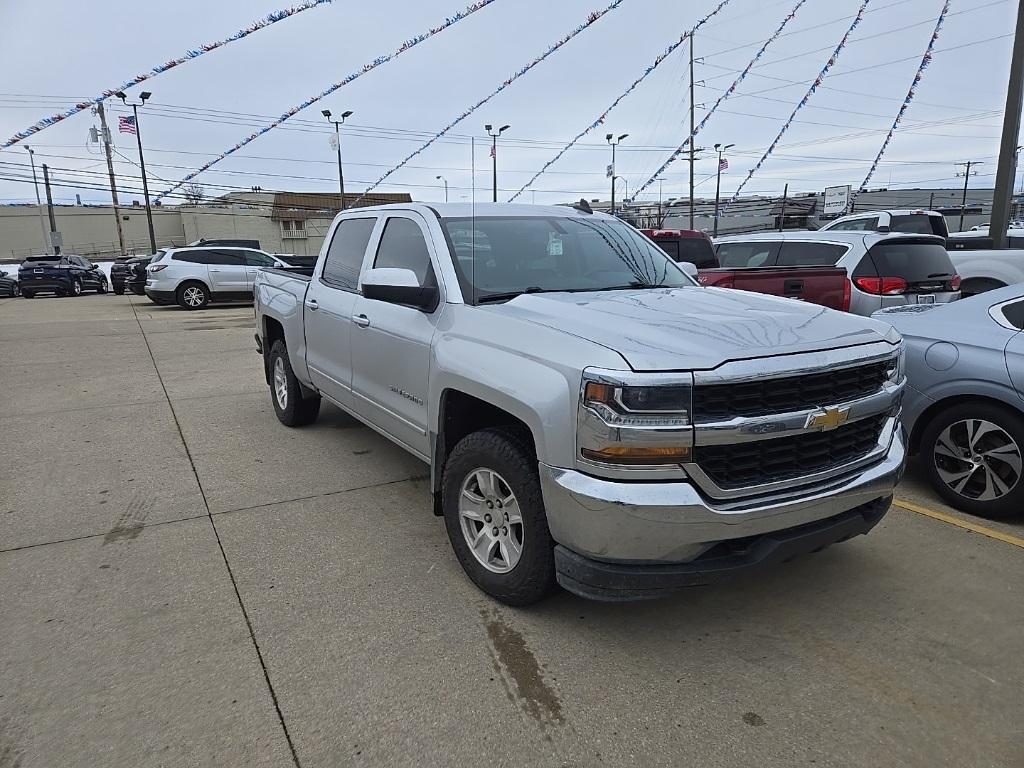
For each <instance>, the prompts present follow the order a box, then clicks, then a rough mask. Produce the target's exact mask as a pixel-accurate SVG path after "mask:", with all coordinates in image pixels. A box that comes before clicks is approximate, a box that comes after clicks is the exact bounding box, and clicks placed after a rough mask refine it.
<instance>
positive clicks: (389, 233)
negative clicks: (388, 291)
mask: <svg viewBox="0 0 1024 768" xmlns="http://www.w3.org/2000/svg"><path fill="white" fill-rule="evenodd" d="M373 266H374V267H392V268H395V269H411V270H412V271H413V272H415V273H416V279H417V280H419V283H420V285H426V284H427V283H428V276H429V278H430V280H432V279H433V270H432V269H431V268H430V252H429V251H428V250H427V243H426V241H425V240H424V239H423V232H421V231H420V227H419V224H417V223H416V222H415V221H413V220H412V219H406V218H403V217H400V216H392V217H391V218H390V219H388V221H387V224H385V225H384V233H383V234H382V235H381V236H380V245H379V246H377V257H376V259H374V262H373Z"/></svg>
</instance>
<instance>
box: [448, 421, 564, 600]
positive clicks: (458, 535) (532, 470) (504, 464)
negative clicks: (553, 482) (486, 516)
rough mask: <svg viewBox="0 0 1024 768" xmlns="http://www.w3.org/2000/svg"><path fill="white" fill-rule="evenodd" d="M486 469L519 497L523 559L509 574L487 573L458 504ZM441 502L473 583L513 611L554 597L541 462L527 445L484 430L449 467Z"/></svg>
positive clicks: (455, 453)
mask: <svg viewBox="0 0 1024 768" xmlns="http://www.w3.org/2000/svg"><path fill="white" fill-rule="evenodd" d="M481 468H483V469H490V470H493V471H494V472H497V473H498V474H499V475H500V476H501V478H502V480H504V482H505V484H506V485H507V486H508V488H509V490H511V491H512V493H513V494H515V498H516V502H517V503H518V506H519V510H520V513H521V515H522V520H523V530H522V554H521V555H520V558H519V561H518V562H517V563H516V564H515V565H514V566H513V567H512V569H511V570H509V571H506V572H504V573H495V572H494V571H491V570H489V569H488V568H486V567H484V565H483V564H482V563H481V562H480V561H479V560H477V558H476V555H474V554H473V552H472V550H471V549H470V546H469V543H468V542H467V541H466V537H465V535H463V532H462V524H461V521H460V515H459V501H460V498H461V497H462V488H463V483H464V482H465V481H466V480H467V478H468V477H469V476H470V475H472V474H473V473H474V472H475V471H476V470H478V469H481ZM441 499H442V508H443V510H444V522H445V528H446V529H447V531H448V540H449V541H450V542H451V545H452V549H454V550H455V556H456V557H457V558H458V560H459V563H460V564H461V565H462V568H463V570H464V571H465V572H466V575H467V576H469V578H470V581H472V582H473V583H474V584H476V586H477V587H479V588H480V589H481V590H482V591H483V592H486V593H487V594H488V595H490V596H491V597H493V598H495V599H496V600H499V601H501V602H502V603H505V604H506V605H512V606H525V605H531V604H533V603H536V602H538V601H540V600H543V599H544V598H545V597H547V596H548V595H549V594H551V592H552V591H553V590H554V588H555V586H556V581H555V552H554V542H553V541H552V539H551V532H550V531H549V530H548V520H547V515H546V513H545V511H544V499H543V497H542V496H541V490H540V476H539V474H538V472H537V459H536V458H535V457H534V454H533V451H532V450H531V449H530V447H529V446H528V445H527V444H526V443H525V442H524V441H523V440H521V439H520V438H519V437H518V436H517V435H514V434H513V433H512V432H510V431H505V430H501V429H484V430H481V431H479V432H474V433H473V434H471V435H468V436H466V437H464V438H463V439H462V440H460V441H459V444H458V445H456V446H455V448H454V450H452V452H451V455H450V456H449V457H448V460H447V462H445V467H444V475H443V477H442V480H441Z"/></svg>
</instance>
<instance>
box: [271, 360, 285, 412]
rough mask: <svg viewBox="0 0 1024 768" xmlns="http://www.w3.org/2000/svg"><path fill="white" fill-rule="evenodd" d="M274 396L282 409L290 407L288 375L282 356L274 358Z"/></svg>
mask: <svg viewBox="0 0 1024 768" xmlns="http://www.w3.org/2000/svg"><path fill="white" fill-rule="evenodd" d="M274 397H276V398H277V405H278V407H279V408H280V409H281V410H282V411H283V410H285V409H286V408H288V375H287V374H286V373H285V372H284V360H283V359H282V358H280V357H277V358H275V359H274Z"/></svg>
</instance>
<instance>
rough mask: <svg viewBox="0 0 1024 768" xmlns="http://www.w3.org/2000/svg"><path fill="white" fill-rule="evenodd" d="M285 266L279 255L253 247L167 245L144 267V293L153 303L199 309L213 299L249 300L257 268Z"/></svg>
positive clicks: (214, 300) (213, 300)
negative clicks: (186, 246) (176, 246)
mask: <svg viewBox="0 0 1024 768" xmlns="http://www.w3.org/2000/svg"><path fill="white" fill-rule="evenodd" d="M285 265H286V264H285V262H284V261H283V260H282V259H281V258H280V257H277V256H273V255H271V254H269V253H267V252H266V251H258V250H256V249H254V248H230V247H212V248H211V247H199V248H168V249H167V250H165V251H160V252H159V253H157V254H156V256H154V257H153V260H152V261H151V262H150V263H149V266H148V267H146V295H147V296H149V298H150V299H151V300H152V301H153V302H155V303H156V304H177V305H178V306H180V307H182V308H183V309H202V308H203V307H205V306H206V305H207V304H209V303H210V302H216V301H251V300H252V285H253V280H254V279H255V277H256V273H257V272H258V271H259V269H260V267H282V266H285Z"/></svg>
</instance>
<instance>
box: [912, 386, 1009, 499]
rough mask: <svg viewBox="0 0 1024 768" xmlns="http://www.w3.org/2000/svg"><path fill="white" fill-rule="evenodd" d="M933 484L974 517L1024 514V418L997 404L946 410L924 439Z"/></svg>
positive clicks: (923, 435)
mask: <svg viewBox="0 0 1024 768" xmlns="http://www.w3.org/2000/svg"><path fill="white" fill-rule="evenodd" d="M921 454H922V456H923V458H924V461H925V469H926V472H927V474H928V479H929V480H930V481H931V484H932V486H934V488H935V490H936V491H938V492H939V495H940V496H942V498H943V499H944V500H945V501H946V503H947V504H949V505H951V506H953V507H956V508H958V509H962V510H963V511H965V512H969V513H971V514H973V515H980V516H981V517H989V518H1003V517H1013V516H1016V515H1019V514H1021V512H1024V458H1022V457H1024V419H1022V418H1021V416H1020V414H1019V413H1016V412H1014V411H1012V410H1010V409H1009V408H1005V407H1003V406H1000V405H995V404H993V403H965V404H963V405H957V406H954V407H952V408H949V409H947V410H945V411H943V412H941V413H940V414H939V415H938V416H936V417H935V418H934V419H933V420H932V421H931V422H930V423H929V424H928V425H927V426H926V427H925V430H924V432H923V433H922V435H921Z"/></svg>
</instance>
